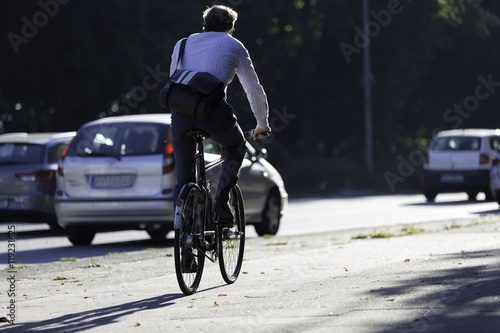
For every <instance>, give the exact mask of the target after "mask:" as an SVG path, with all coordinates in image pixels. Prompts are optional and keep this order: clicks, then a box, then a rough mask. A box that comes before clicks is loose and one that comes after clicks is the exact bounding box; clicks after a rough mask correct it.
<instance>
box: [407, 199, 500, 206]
mask: <svg viewBox="0 0 500 333" xmlns="http://www.w3.org/2000/svg"><path fill="white" fill-rule="evenodd" d="M490 202H493V201H484V200H460V201H439V202H435V201H426V202H416V203H409V204H406V205H404V206H461V205H476V204H484V203H490Z"/></svg>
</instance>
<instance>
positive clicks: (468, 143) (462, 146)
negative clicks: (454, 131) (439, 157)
mask: <svg viewBox="0 0 500 333" xmlns="http://www.w3.org/2000/svg"><path fill="white" fill-rule="evenodd" d="M480 148H481V138H480V137H472V136H447V137H441V138H438V139H437V140H436V141H435V143H434V145H433V147H432V150H433V151H446V150H479V149H480Z"/></svg>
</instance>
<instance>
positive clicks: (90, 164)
mask: <svg viewBox="0 0 500 333" xmlns="http://www.w3.org/2000/svg"><path fill="white" fill-rule="evenodd" d="M247 147H248V154H247V156H246V158H245V160H244V162H243V166H242V169H241V172H240V180H239V182H238V184H239V185H240V188H241V190H242V193H243V198H244V201H245V213H246V219H247V224H253V225H254V226H255V230H256V231H257V233H258V234H259V235H264V234H276V233H277V232H278V228H279V225H280V220H281V217H282V216H283V214H284V212H285V210H286V207H287V203H288V195H287V192H286V190H285V187H284V183H283V179H282V178H281V176H280V175H279V173H278V172H277V171H276V169H274V168H273V167H272V166H271V164H269V162H267V161H266V160H265V156H264V153H263V152H262V151H259V150H256V149H255V148H253V147H252V146H251V145H250V144H248V143H247ZM218 149H219V147H218V145H217V144H215V143H214V142H213V141H211V140H207V141H206V148H205V151H206V161H207V163H208V162H210V161H211V160H214V159H216V158H218V157H220V155H217V154H216V153H217V151H218ZM219 167H220V166H219ZM218 175H219V169H217V168H213V169H211V170H208V172H207V177H208V178H209V179H210V177H211V178H212V179H211V180H212V181H211V184H212V186H213V188H212V193H215V190H216V188H215V186H216V181H217V180H218ZM175 183H176V173H175V160H174V154H173V144H172V135H171V130H170V114H147V115H129V116H119V117H108V118H103V119H100V120H96V121H92V122H90V123H87V124H84V125H83V126H81V127H80V129H79V130H78V134H77V135H76V137H75V138H74V140H73V141H72V142H71V143H70V145H69V146H68V147H67V149H66V150H65V151H64V152H63V154H62V156H61V159H60V161H59V168H58V174H57V188H56V193H55V210H56V213H57V218H58V222H59V225H60V226H61V227H63V228H64V229H65V230H66V233H67V236H68V238H69V240H70V241H71V242H72V243H73V244H75V245H86V244H90V243H91V242H92V239H93V238H94V236H95V233H96V232H98V231H101V230H120V229H144V230H146V231H147V232H148V233H149V235H150V236H151V237H161V238H164V237H165V236H166V234H167V233H168V232H169V231H170V230H172V229H173V191H174V186H175Z"/></svg>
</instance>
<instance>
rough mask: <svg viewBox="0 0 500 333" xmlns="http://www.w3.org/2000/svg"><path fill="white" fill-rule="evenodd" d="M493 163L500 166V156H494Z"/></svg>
mask: <svg viewBox="0 0 500 333" xmlns="http://www.w3.org/2000/svg"><path fill="white" fill-rule="evenodd" d="M491 165H493V166H499V165H500V158H494V159H493V161H491Z"/></svg>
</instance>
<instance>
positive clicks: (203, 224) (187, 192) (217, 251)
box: [174, 130, 270, 295]
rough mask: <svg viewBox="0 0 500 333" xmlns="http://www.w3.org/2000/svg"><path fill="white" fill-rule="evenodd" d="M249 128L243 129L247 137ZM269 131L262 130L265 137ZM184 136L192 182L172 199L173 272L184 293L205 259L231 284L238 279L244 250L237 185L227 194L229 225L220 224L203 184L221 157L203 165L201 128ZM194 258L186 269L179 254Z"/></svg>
mask: <svg viewBox="0 0 500 333" xmlns="http://www.w3.org/2000/svg"><path fill="white" fill-rule="evenodd" d="M252 133H253V131H250V132H246V133H245V137H246V138H250V137H251V136H252ZM269 134H270V133H264V134H263V135H264V136H266V137H267V136H268V135H269ZM186 137H191V138H193V139H194V140H195V143H196V148H195V154H194V158H195V160H196V161H195V179H196V182H195V183H188V184H186V185H184V186H183V188H182V190H181V192H180V194H179V198H178V199H177V200H176V201H175V217H174V229H175V241H174V257H175V271H176V276H177V282H178V283H179V287H180V288H181V290H182V292H183V293H184V294H185V295H192V294H193V293H194V292H196V290H197V289H198V286H199V284H200V281H201V276H202V273H203V268H204V265H205V259H206V258H208V259H209V260H210V261H211V262H213V263H215V262H217V261H218V262H219V268H220V271H221V274H222V278H223V279H224V281H225V282H226V283H228V284H232V283H234V282H235V281H236V279H237V278H238V276H239V274H240V271H241V265H242V263H243V253H244V249H245V224H246V222H245V209H244V204H243V197H242V194H241V190H240V188H239V186H238V185H235V186H234V187H233V188H232V189H231V192H230V194H229V207H230V209H231V210H232V212H233V216H234V218H235V219H234V224H233V226H232V227H230V228H228V227H223V226H221V225H220V224H219V223H218V216H217V215H216V214H215V213H213V212H212V197H211V191H210V186H209V185H208V184H207V179H206V175H205V174H206V171H207V170H208V169H210V168H212V167H214V166H216V165H219V164H221V163H222V162H223V157H222V155H221V158H220V159H218V160H216V161H214V162H212V163H210V165H208V166H205V157H204V148H203V142H204V140H205V139H206V138H208V137H209V135H208V134H207V133H204V132H202V131H194V130H193V131H189V132H188V133H187V134H186ZM187 256H189V257H190V260H194V261H193V262H191V263H190V265H191V269H188V270H186V269H185V265H183V262H182V260H183V257H184V258H186V257H187Z"/></svg>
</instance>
